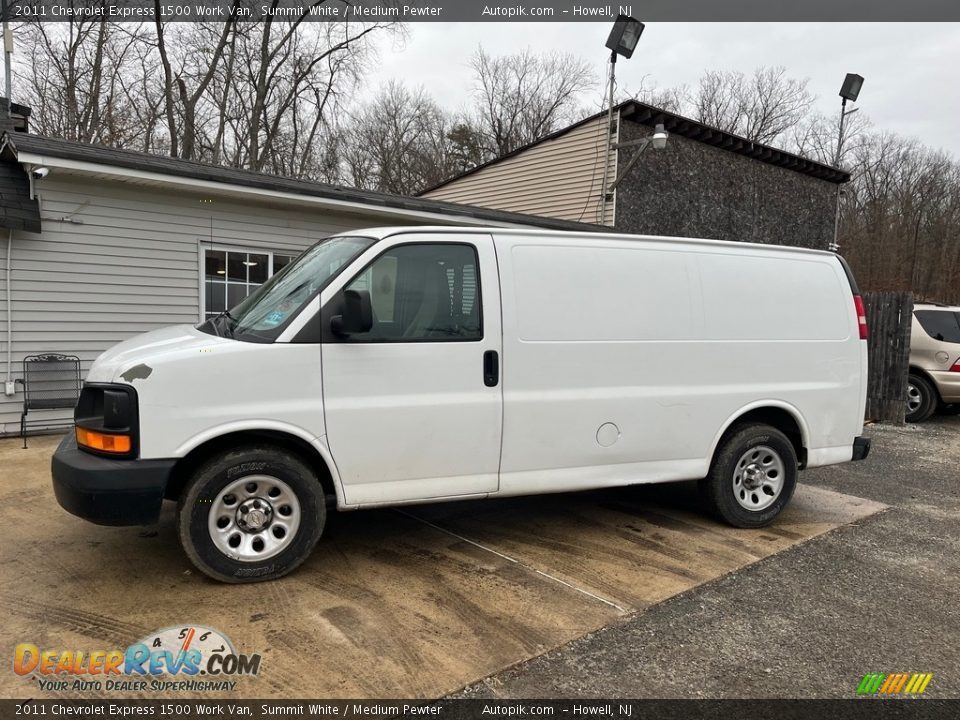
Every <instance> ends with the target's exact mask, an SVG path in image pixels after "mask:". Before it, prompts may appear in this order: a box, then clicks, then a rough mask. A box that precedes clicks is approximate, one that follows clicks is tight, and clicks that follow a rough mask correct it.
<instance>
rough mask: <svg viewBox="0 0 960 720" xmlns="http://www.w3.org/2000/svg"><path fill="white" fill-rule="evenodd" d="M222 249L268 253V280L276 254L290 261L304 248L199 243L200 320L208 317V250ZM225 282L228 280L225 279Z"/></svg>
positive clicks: (260, 253)
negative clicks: (289, 248)
mask: <svg viewBox="0 0 960 720" xmlns="http://www.w3.org/2000/svg"><path fill="white" fill-rule="evenodd" d="M208 250H213V251H220V252H235V253H245V254H248V255H266V256H267V280H269V279H270V278H272V277H273V256H274V255H286V256H287V257H289V258H290V262H293V261H294V260H295V259H296V258H297V257H298V256H299V255H300V254H301V253H302V252H303V250H288V249H285V248H272V249H269V250H267V249H264V248H254V247H250V246H242V245H223V244H221V243H209V242H201V243H199V248H198V252H197V267H198V275H199V281H200V313H199V315H198V320H199V321H200V322H205V321H206V319H207V251H208ZM224 282H228V281H227V280H226V279H224Z"/></svg>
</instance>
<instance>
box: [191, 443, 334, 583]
mask: <svg viewBox="0 0 960 720" xmlns="http://www.w3.org/2000/svg"><path fill="white" fill-rule="evenodd" d="M256 476H260V477H262V478H272V479H273V481H274V482H273V483H271V480H269V479H267V480H261V481H260V483H259V485H258V483H255V482H252V481H251V482H250V483H248V484H247V485H246V486H245V487H247V488H250V487H256V488H257V491H256V492H257V493H259V494H257V495H256V496H250V497H247V496H246V495H243V496H242V499H243V502H241V503H239V504H237V505H236V507H237V511H236V515H235V517H231V518H228V519H227V520H225V521H224V522H225V523H233V524H234V527H235V528H236V530H237V532H236V533H234V534H236V535H238V536H240V537H241V538H245V539H247V540H250V539H252V540H253V544H254V546H255V544H256V535H255V534H254V533H253V531H252V530H246V531H243V532H241V530H242V528H240V527H239V526H237V524H238V523H242V522H243V519H242V518H241V516H240V505H244V504H246V503H248V502H251V503H255V504H257V507H258V508H259V507H261V505H259V504H258V503H259V501H260V500H267V499H268V497H269V495H268V493H271V492H274V491H275V490H277V489H278V487H279V486H283V485H285V486H286V487H285V488H284V492H285V493H287V494H288V495H289V494H292V495H293V496H294V497H295V502H294V501H293V500H291V501H290V503H289V505H284V506H281V507H278V508H277V509H276V510H274V509H273V508H272V507H270V508H269V513H270V517H271V520H269V521H267V522H268V524H266V525H264V526H263V528H262V530H261V531H260V532H261V533H267V532H270V531H273V532H274V533H277V534H279V532H280V530H282V529H283V528H282V527H279V526H281V525H283V522H282V521H281V520H280V514H281V512H282V511H283V510H284V508H286V511H287V512H290V509H289V508H290V506H291V505H292V506H294V507H296V510H297V515H296V517H297V518H298V521H297V522H296V530H295V532H292V533H290V535H287V534H286V532H284V534H283V535H281V536H280V537H281V539H280V540H276V541H274V540H271V539H270V538H269V537H267V540H268V542H271V543H274V542H275V543H276V547H275V548H273V549H272V550H271V549H270V547H269V546H268V547H267V549H266V552H268V553H269V552H273V551H275V552H276V553H277V554H275V555H273V556H271V557H268V558H266V559H263V560H257V559H256V558H253V557H251V558H248V559H246V560H240V559H236V558H231V557H229V556H228V555H226V554H225V552H224V551H222V550H221V549H220V548H218V547H217V542H216V541H215V540H214V538H213V529H212V528H210V527H209V525H208V521H211V522H217V521H216V520H212V519H211V517H210V514H211V512H212V511H213V508H214V507H215V506H216V507H219V508H225V507H226V506H225V505H223V503H226V502H230V500H231V498H233V502H234V503H237V502H238V500H237V499H236V498H235V497H233V495H232V494H230V493H228V494H226V495H224V494H223V492H224V490H225V489H228V488H229V487H230V486H234V485H235V484H236V483H237V481H239V480H241V479H243V478H255V477H256ZM275 481H279V482H275ZM283 497H286V495H284V496H283ZM220 498H226V500H221V499H220ZM325 500H326V498H325V495H324V491H323V487H322V485H321V484H320V480H319V479H318V478H317V474H316V473H315V472H314V471H313V470H312V469H311V468H310V467H309V466H308V465H307V464H306V463H305V462H304V461H303V460H301V459H300V458H299V457H298V456H297V455H295V454H293V453H290V452H287V451H285V450H282V449H280V448H277V447H273V446H270V445H255V446H251V447H246V448H238V449H235V450H230V451H227V452H224V453H221V454H219V455H216V456H214V457H212V458H211V459H210V460H208V461H207V462H205V463H204V464H203V465H201V466H200V467H199V468H198V469H197V470H196V472H195V473H194V474H193V477H192V478H190V480H189V481H188V482H187V485H186V487H185V488H184V491H183V493H182V494H181V496H180V501H179V503H178V506H177V531H178V533H179V536H180V544H181V545H182V546H183V550H184V552H185V553H186V554H187V557H189V558H190V561H191V562H192V563H193V564H194V565H195V566H196V567H197V569H198V570H200V571H201V572H203V573H204V574H205V575H208V576H209V577H211V578H213V579H215V580H220V581H221V582H226V583H248V582H261V581H264V580H274V579H276V578H279V577H282V576H283V575H286V574H287V573H289V572H290V571H292V570H293V569H294V568H296V567H297V566H298V565H300V564H301V563H302V562H303V561H304V560H306V559H307V558H308V557H309V556H310V553H311V552H312V551H313V549H314V547H315V546H316V544H317V541H319V539H320V535H321V534H322V532H323V527H324V525H325V523H326V512H327V510H326V502H325ZM264 505H266V503H264ZM221 512H223V513H226V514H228V515H229V511H228V510H226V509H223V510H222V511H221ZM264 512H266V511H264ZM264 512H261V514H260V515H259V516H258V518H257V519H258V520H260V519H261V518H262V517H263V515H264ZM274 513H277V514H274ZM245 517H249V516H245ZM272 525H273V526H276V527H272ZM247 535H251V536H253V537H252V538H249V537H247ZM260 537H266V535H264V534H261V535H260ZM291 538H292V539H291ZM220 542H221V543H222V542H224V541H223V540H220ZM263 544H264V543H263V541H262V540H260V545H261V547H263ZM226 549H227V550H229V548H226ZM250 552H251V554H252V553H253V551H252V550H251V551H250Z"/></svg>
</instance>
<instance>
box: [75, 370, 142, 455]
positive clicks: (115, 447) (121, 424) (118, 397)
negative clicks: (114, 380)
mask: <svg viewBox="0 0 960 720" xmlns="http://www.w3.org/2000/svg"><path fill="white" fill-rule="evenodd" d="M137 418H138V413H137V391H136V390H134V389H133V388H132V387H130V386H129V385H111V384H106V383H87V384H85V385H84V386H83V389H82V390H81V391H80V399H79V400H78V401H77V407H76V410H74V413H73V419H74V423H75V424H76V435H77V446H78V447H80V448H82V449H84V450H87V451H88V452H92V453H95V454H98V455H110V456H112V457H134V456H136V454H137V431H138V427H137Z"/></svg>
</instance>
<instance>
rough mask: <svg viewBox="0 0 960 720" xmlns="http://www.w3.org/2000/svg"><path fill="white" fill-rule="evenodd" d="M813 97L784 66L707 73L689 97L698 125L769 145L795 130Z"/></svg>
mask: <svg viewBox="0 0 960 720" xmlns="http://www.w3.org/2000/svg"><path fill="white" fill-rule="evenodd" d="M813 100H814V96H813V95H812V94H811V93H810V91H809V90H808V89H807V80H796V79H793V78H789V77H787V76H786V69H785V68H783V67H768V68H758V69H757V70H755V71H754V73H753V75H751V76H750V77H747V76H746V75H744V74H743V73H741V72H733V71H723V70H708V71H707V72H705V73H704V74H703V75H702V76H701V78H700V84H699V87H698V89H697V91H696V92H695V93H694V95H693V98H692V101H691V102H692V111H693V116H694V118H695V119H696V120H699V121H700V122H702V123H704V124H706V125H711V126H713V127H716V128H719V129H721V130H726V131H727V132H730V133H734V134H736V135H741V136H743V137H745V138H747V139H748V140H754V141H756V142H762V143H770V142H773V141H774V140H777V139H778V138H780V137H781V136H782V135H784V134H785V133H786V132H787V131H788V130H790V129H791V128H792V127H794V126H795V125H796V124H797V123H798V122H799V121H800V120H801V118H803V117H804V116H805V115H806V113H807V112H808V111H809V109H810V106H811V105H812V104H813Z"/></svg>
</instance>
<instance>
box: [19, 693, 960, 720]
mask: <svg viewBox="0 0 960 720" xmlns="http://www.w3.org/2000/svg"><path fill="white" fill-rule="evenodd" d="M174 717H177V718H183V717H189V718H210V719H211V720H234V718H290V719H291V720H300V719H306V718H310V719H311V720H314V719H316V718H347V719H348V720H355V719H357V718H403V719H404V720H406V719H408V718H409V719H413V718H443V720H473V719H474V718H476V719H478V720H479V719H484V720H488V719H493V718H570V719H571V720H573V719H577V720H579V719H581V718H598V719H600V720H605V719H610V720H657V719H659V718H669V719H670V720H673V719H677V720H681V719H682V720H687V719H694V720H697V719H699V718H703V719H704V720H708V719H709V720H754V719H756V720H768V719H769V720H794V719H795V720H807V719H808V718H809V719H812V720H832V719H833V718H842V719H847V718H849V719H850V720H860V719H862V720H873V719H874V718H902V719H904V720H911V719H913V718H917V719H920V718H923V719H926V718H932V719H934V720H940V718H944V719H946V718H950V720H954V718H957V717H960V700H937V699H933V698H923V699H921V698H911V699H906V698H903V699H893V698H891V699H879V698H858V699H851V700H615V699H597V698H593V699H585V700H503V699H495V700H482V699H451V700H436V701H423V700H188V699H172V700H89V699H85V700H49V699H44V700H0V718H3V720H6V718H45V719H46V718H50V719H51V720H52V719H53V718H174Z"/></svg>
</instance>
